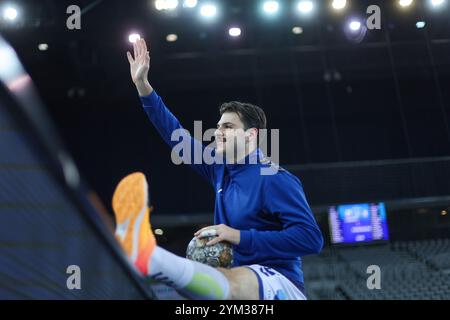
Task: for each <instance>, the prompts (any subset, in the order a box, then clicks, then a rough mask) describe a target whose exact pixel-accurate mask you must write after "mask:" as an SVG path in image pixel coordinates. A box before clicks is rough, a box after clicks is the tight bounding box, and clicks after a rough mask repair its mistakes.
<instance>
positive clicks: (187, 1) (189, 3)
mask: <svg viewBox="0 0 450 320" xmlns="http://www.w3.org/2000/svg"><path fill="white" fill-rule="evenodd" d="M197 4H198V1H197V0H184V2H183V7H185V8H195V7H196V6H197Z"/></svg>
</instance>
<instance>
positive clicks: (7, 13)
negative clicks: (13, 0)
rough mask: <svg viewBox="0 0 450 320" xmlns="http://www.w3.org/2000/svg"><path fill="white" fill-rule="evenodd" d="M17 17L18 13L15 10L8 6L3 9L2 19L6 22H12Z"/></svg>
mask: <svg viewBox="0 0 450 320" xmlns="http://www.w3.org/2000/svg"><path fill="white" fill-rule="evenodd" d="M18 15H19V12H18V11H17V9H16V8H14V7H11V6H8V7H6V8H5V9H3V18H4V19H5V20H8V21H14V20H16V19H17V16H18Z"/></svg>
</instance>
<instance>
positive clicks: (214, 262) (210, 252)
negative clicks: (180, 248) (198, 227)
mask: <svg viewBox="0 0 450 320" xmlns="http://www.w3.org/2000/svg"><path fill="white" fill-rule="evenodd" d="M213 238H215V237H205V238H201V239H197V237H194V238H193V239H192V240H191V242H189V245H188V247H187V250H186V258H188V259H190V260H193V261H197V262H200V263H203V264H207V265H209V266H211V267H214V268H231V267H232V266H233V248H232V246H231V244H229V243H228V242H219V243H216V244H215V245H213V246H207V245H206V244H207V243H208V242H209V241H211V240H212V239H213Z"/></svg>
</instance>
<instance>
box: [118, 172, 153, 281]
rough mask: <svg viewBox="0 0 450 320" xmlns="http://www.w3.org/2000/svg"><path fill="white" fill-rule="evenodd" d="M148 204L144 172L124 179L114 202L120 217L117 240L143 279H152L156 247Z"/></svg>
mask: <svg viewBox="0 0 450 320" xmlns="http://www.w3.org/2000/svg"><path fill="white" fill-rule="evenodd" d="M147 202H148V185H147V180H146V179H145V175H144V174H143V173H140V172H136V173H132V174H130V175H128V176H126V177H125V178H123V179H122V181H120V183H119V184H118V185H117V187H116V190H115V191H114V195H113V199H112V207H113V210H114V214H115V216H116V232H115V236H116V239H117V240H118V241H119V242H120V244H121V245H122V248H123V249H124V250H125V252H126V254H127V255H128V257H129V258H130V260H131V262H132V263H133V264H134V265H135V266H136V267H137V268H138V270H139V271H140V272H141V273H142V274H143V275H148V271H149V270H148V261H149V258H150V256H151V254H152V253H153V250H154V249H155V247H156V239H155V236H154V234H153V231H152V228H151V225H150V212H151V209H150V208H149V207H148V203H147Z"/></svg>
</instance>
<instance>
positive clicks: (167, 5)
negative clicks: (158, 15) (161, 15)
mask: <svg viewBox="0 0 450 320" xmlns="http://www.w3.org/2000/svg"><path fill="white" fill-rule="evenodd" d="M177 7H178V0H156V1H155V8H156V10H158V11H161V10H174V9H176V8H177Z"/></svg>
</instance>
